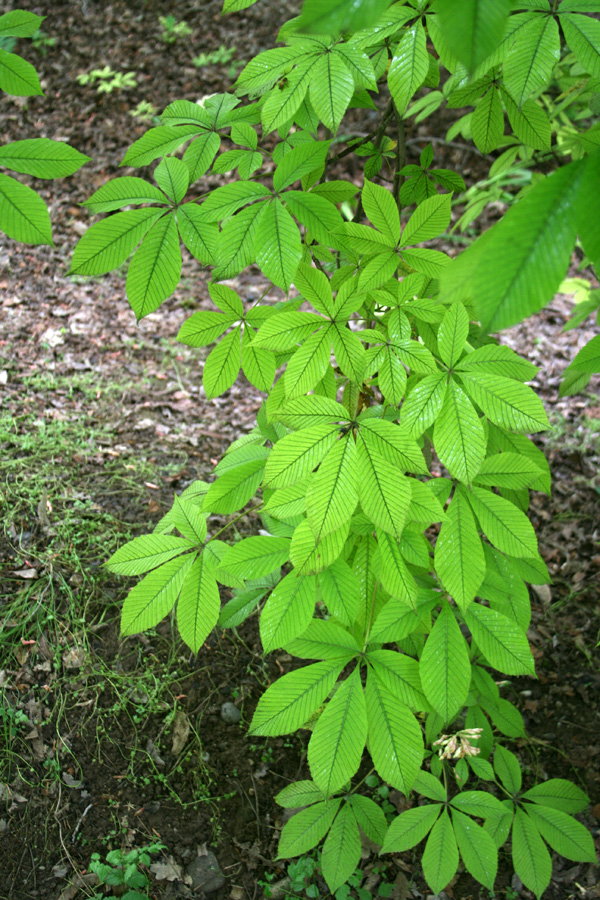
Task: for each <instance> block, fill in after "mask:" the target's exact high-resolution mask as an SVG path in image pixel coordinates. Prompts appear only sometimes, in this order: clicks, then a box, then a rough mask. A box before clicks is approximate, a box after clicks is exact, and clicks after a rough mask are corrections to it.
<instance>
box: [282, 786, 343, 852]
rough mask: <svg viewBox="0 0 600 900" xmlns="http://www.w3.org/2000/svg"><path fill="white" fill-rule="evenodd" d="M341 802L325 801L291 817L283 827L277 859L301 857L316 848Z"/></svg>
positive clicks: (336, 799)
mask: <svg viewBox="0 0 600 900" xmlns="http://www.w3.org/2000/svg"><path fill="white" fill-rule="evenodd" d="M341 802H342V801H341V799H340V798H339V797H337V798H335V799H330V800H325V801H322V802H321V803H315V804H314V805H313V806H309V807H308V808H307V809H302V810H300V812H299V813H296V815H295V816H292V818H291V819H290V820H289V821H288V822H286V823H285V825H284V826H283V829H282V832H281V837H280V838H279V847H278V857H277V858H278V859H289V858H290V857H292V856H301V855H302V854H303V853H306V852H307V851H308V850H312V849H313V847H316V846H317V844H318V843H319V841H320V840H321V838H322V837H324V835H326V834H327V832H328V831H329V829H330V827H331V824H332V822H333V820H334V818H335V814H336V813H337V811H338V809H339V808H340V804H341Z"/></svg>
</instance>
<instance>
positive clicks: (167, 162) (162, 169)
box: [154, 156, 190, 203]
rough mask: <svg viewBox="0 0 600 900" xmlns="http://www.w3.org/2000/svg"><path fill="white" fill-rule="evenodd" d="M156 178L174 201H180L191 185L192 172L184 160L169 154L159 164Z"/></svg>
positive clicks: (155, 171)
mask: <svg viewBox="0 0 600 900" xmlns="http://www.w3.org/2000/svg"><path fill="white" fill-rule="evenodd" d="M154 179H155V181H156V183H157V185H158V186H159V188H161V189H162V190H163V191H164V192H165V194H166V195H167V197H170V199H171V200H172V201H173V203H179V202H180V201H181V200H183V198H184V197H185V194H186V191H187V189H188V187H189V183H190V173H189V170H188V167H187V166H186V164H185V163H184V162H182V160H180V159H175V158H174V157H172V156H168V157H166V158H165V159H163V160H162V162H160V163H159V164H158V165H157V167H156V169H155V170H154Z"/></svg>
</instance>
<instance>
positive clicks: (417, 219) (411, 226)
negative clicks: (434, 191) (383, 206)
mask: <svg viewBox="0 0 600 900" xmlns="http://www.w3.org/2000/svg"><path fill="white" fill-rule="evenodd" d="M451 200H452V196H451V194H439V195H436V196H435V197H429V198H428V199H427V200H423V202H422V203H420V204H419V205H418V206H417V208H416V210H415V211H414V213H413V214H412V216H411V217H410V219H409V220H408V222H407V223H406V225H405V227H404V231H403V232H402V240H401V241H400V246H401V247H406V246H407V245H408V244H420V243H422V241H429V240H431V239H432V238H435V237H438V236H439V235H440V234H442V232H444V231H445V230H446V228H447V227H448V225H449V224H450V203H451Z"/></svg>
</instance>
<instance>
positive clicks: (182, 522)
mask: <svg viewBox="0 0 600 900" xmlns="http://www.w3.org/2000/svg"><path fill="white" fill-rule="evenodd" d="M169 518H170V521H171V522H172V523H173V525H174V526H175V528H177V530H178V531H180V532H181V534H182V535H183V536H184V538H187V540H188V541H192V543H194V544H203V543H204V541H205V540H206V530H207V529H206V516H205V515H203V514H202V513H201V512H200V510H199V509H198V506H197V505H196V504H195V503H193V502H192V501H191V500H190V499H188V497H184V496H183V495H182V496H181V497H178V496H177V495H175V499H174V500H173V506H172V508H171V511H170V514H169Z"/></svg>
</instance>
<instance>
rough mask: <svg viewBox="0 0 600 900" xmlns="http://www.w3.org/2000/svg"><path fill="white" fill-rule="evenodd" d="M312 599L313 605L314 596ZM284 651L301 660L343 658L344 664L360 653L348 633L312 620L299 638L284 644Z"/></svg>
mask: <svg viewBox="0 0 600 900" xmlns="http://www.w3.org/2000/svg"><path fill="white" fill-rule="evenodd" d="M313 590H314V588H313ZM312 599H313V605H314V594H313V598H312ZM285 649H286V650H287V651H288V652H289V653H292V654H293V655H294V656H299V657H300V658H301V659H338V658H344V659H345V660H346V662H350V660H351V659H353V658H354V657H355V656H358V654H359V653H360V647H359V646H358V644H357V642H356V640H355V638H353V637H352V635H351V634H350V633H349V632H348V631H346V630H345V629H344V628H341V627H340V626H339V625H335V624H334V623H333V622H331V621H326V620H324V619H313V620H312V621H311V622H310V624H309V626H308V628H307V629H306V630H305V631H303V632H302V634H301V636H300V637H299V638H296V639H295V640H292V641H289V642H287V643H286V645H285Z"/></svg>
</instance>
